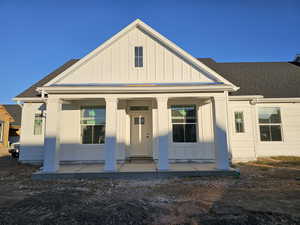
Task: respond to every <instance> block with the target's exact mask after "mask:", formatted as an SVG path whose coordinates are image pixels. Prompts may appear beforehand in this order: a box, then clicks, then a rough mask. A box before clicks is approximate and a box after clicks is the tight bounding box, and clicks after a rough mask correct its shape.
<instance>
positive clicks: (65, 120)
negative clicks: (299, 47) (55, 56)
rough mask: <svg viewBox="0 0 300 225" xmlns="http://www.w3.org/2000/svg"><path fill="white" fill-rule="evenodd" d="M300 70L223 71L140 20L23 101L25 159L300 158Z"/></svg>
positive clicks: (49, 167) (162, 164) (111, 166)
mask: <svg viewBox="0 0 300 225" xmlns="http://www.w3.org/2000/svg"><path fill="white" fill-rule="evenodd" d="M299 87H300V67H299V64H297V63H296V62H294V63H288V62H278V63H217V62H215V61H214V60H212V59H209V58H200V59H197V58H194V57H193V56H191V55H190V54H188V53H187V52H185V51H184V50H182V49H181V48H179V47H178V46H177V45H175V44H174V43H172V42H171V41H169V40H168V39H166V38H165V37H163V36H162V35H161V34H159V33H158V32H156V31H155V30H153V29H152V28H151V27H149V26H148V25H146V24H145V23H143V22H142V21H140V20H136V21H134V22H133V23H132V24H130V25H129V26H127V27H126V28H125V29H123V30H122V31H120V32H119V33H118V34H116V35H115V36H113V37H112V38H110V39H109V40H108V41H106V42H105V43H103V44H102V45H100V46H99V47H98V48H96V49H95V50H94V51H92V52H91V53H89V54H88V55H86V56H85V57H83V58H82V59H72V60H70V61H68V62H67V63H65V64H64V65H63V66H61V67H59V68H58V69H57V70H55V71H54V72H52V73H50V74H49V75H47V76H46V77H44V78H43V79H42V80H40V81H39V82H37V83H36V84H34V85H33V86H31V87H29V88H28V89H27V90H25V91H24V92H23V93H21V94H19V95H18V96H16V98H15V100H16V101H20V102H23V109H22V111H23V114H22V134H21V154H20V160H21V161H22V162H28V163H40V162H42V161H43V163H44V167H43V170H44V171H45V172H53V171H56V170H57V169H58V168H59V163H60V162H61V163H63V162H73V163H74V162H104V163H105V170H107V171H115V170H116V165H117V162H122V161H124V160H126V159H129V158H132V157H134V158H139V157H143V158H145V157H146V158H153V159H154V160H155V161H156V162H157V165H158V169H159V170H168V168H169V164H170V163H172V162H187V161H197V162H215V165H216V168H217V169H222V170H228V169H229V160H230V159H232V160H234V161H246V160H254V159H256V157H258V156H270V155H300V150H299V147H300V88H299Z"/></svg>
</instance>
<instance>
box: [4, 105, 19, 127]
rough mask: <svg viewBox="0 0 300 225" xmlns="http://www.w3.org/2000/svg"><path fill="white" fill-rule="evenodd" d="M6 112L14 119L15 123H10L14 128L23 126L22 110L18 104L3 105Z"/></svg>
mask: <svg viewBox="0 0 300 225" xmlns="http://www.w3.org/2000/svg"><path fill="white" fill-rule="evenodd" d="M3 106H4V107H5V109H6V111H7V112H8V113H9V114H10V116H11V117H12V118H13V119H14V122H12V123H10V124H11V125H13V126H21V117H22V108H21V106H19V105H17V104H9V105H3Z"/></svg>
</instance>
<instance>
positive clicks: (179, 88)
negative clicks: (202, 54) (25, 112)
mask: <svg viewBox="0 0 300 225" xmlns="http://www.w3.org/2000/svg"><path fill="white" fill-rule="evenodd" d="M37 91H39V92H45V93H47V94H68V93H80V94H84V93H168V92H169V93H176V92H178V93H182V92H189V93H190V92H224V91H234V89H233V87H232V86H231V85H224V84H212V85H199V84H193V85H182V84H181V85H168V84H165V85H154V84H153V85H150V84H147V85H142V84H140V85H126V86H116V85H106V86H104V85H101V86H96V85H89V86H44V87H39V88H37Z"/></svg>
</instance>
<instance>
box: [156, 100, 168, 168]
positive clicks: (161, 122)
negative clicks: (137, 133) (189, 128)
mask: <svg viewBox="0 0 300 225" xmlns="http://www.w3.org/2000/svg"><path fill="white" fill-rule="evenodd" d="M156 100H157V131H158V132H157V134H158V152H159V153H158V169H159V170H168V169H169V150H168V148H169V137H168V136H169V124H168V123H169V111H168V98H167V97H157V98H156Z"/></svg>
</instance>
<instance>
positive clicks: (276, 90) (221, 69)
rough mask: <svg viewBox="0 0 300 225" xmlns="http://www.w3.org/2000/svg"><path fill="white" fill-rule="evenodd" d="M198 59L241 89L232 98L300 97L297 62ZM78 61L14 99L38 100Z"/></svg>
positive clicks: (65, 66) (62, 67) (71, 62)
mask: <svg viewBox="0 0 300 225" xmlns="http://www.w3.org/2000/svg"><path fill="white" fill-rule="evenodd" d="M198 60H199V61H201V62H202V63H204V64H205V65H207V66H208V67H210V68H211V69H213V70H215V71H216V72H217V73H219V74H220V75H221V76H223V77H224V78H225V79H227V80H229V81H230V82H231V83H233V84H235V85H236V86H238V87H240V89H239V90H238V91H236V92H232V93H231V95H263V96H264V97H266V98H292V97H300V63H295V62H233V63H218V62H215V61H214V60H213V59H212V58H198ZM77 61H79V59H71V60H69V61H68V62H66V63H65V64H63V65H62V66H61V67H59V68H57V69H56V70H54V71H53V72H52V73H50V74H48V75H47V76H46V77H44V78H43V79H42V80H40V81H38V82H37V83H35V84H33V85H32V86H31V87H29V88H28V89H27V90H25V91H24V92H22V93H21V94H19V95H18V96H16V97H39V96H40V95H39V93H38V92H36V90H35V89H36V88H37V87H41V86H43V85H44V84H46V83H47V82H49V81H50V80H51V79H53V78H54V77H56V76H58V75H59V74H60V73H62V72H63V71H65V70H66V69H67V68H69V67H70V66H72V65H73V64H74V63H76V62H77Z"/></svg>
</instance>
